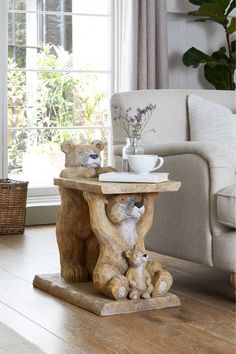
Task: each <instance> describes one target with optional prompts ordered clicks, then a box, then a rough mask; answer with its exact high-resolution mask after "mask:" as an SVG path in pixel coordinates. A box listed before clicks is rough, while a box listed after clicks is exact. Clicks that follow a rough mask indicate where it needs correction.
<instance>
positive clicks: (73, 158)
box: [56, 140, 114, 283]
mask: <svg viewBox="0 0 236 354" xmlns="http://www.w3.org/2000/svg"><path fill="white" fill-rule="evenodd" d="M61 149H62V151H63V152H64V153H65V168H64V169H63V170H62V171H61V173H60V177H63V178H69V179H76V178H80V177H86V178H89V177H96V176H98V175H99V174H100V173H105V172H109V171H114V169H113V168H112V167H109V166H108V167H101V166H100V165H101V157H100V153H101V151H102V150H103V149H104V144H103V142H102V141H100V140H95V141H94V142H93V143H92V144H86V145H85V144H77V143H74V142H72V141H64V142H63V143H62V144H61ZM59 191H60V194H61V207H60V210H59V213H58V217H57V226H56V235H57V243H58V247H59V253H60V262H61V276H62V278H63V279H64V280H65V281H66V282H69V283H71V282H83V281H87V280H89V279H91V278H92V274H93V270H94V267H95V265H96V262H97V259H98V254H99V245H98V242H97V240H96V238H95V236H94V233H93V231H92V230H91V227H90V221H89V209H88V205H87V203H86V201H85V200H84V197H83V193H82V192H81V191H78V190H72V189H68V188H64V187H60V188H59Z"/></svg>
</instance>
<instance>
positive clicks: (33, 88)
mask: <svg viewBox="0 0 236 354" xmlns="http://www.w3.org/2000/svg"><path fill="white" fill-rule="evenodd" d="M11 63H12V62H11ZM9 65H11V64H9ZM12 65H13V67H14V65H15V64H14V63H13V64H12ZM109 77H110V76H109V75H107V74H84V73H83V74H82V73H68V72H60V73H55V72H40V73H37V72H26V73H25V72H20V71H17V72H15V71H9V73H8V125H9V127H10V128H19V127H66V126H68V127H71V126H91V125H93V126H94V125H107V124H108V121H107V113H106V111H107V107H108V97H107V93H108V91H109V87H108V83H109Z"/></svg>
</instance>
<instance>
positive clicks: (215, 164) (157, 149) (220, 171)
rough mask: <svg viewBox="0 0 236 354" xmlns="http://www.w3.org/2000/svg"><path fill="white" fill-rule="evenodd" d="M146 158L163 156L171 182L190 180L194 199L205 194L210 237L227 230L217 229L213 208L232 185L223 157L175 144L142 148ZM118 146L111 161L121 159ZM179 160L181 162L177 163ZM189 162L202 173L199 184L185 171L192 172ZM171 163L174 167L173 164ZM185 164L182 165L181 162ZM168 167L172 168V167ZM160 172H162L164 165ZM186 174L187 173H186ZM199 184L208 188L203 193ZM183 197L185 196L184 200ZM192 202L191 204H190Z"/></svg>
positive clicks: (204, 146) (204, 147) (208, 147)
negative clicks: (219, 197)
mask: <svg viewBox="0 0 236 354" xmlns="http://www.w3.org/2000/svg"><path fill="white" fill-rule="evenodd" d="M144 149H145V153H146V154H158V155H160V156H163V157H164V158H165V160H166V162H167V161H168V164H167V163H166V166H167V167H166V168H167V170H168V171H171V173H170V178H171V179H180V180H181V182H182V186H183V187H184V183H187V181H186V180H185V179H186V178H188V179H189V178H191V179H192V180H193V185H194V188H195V189H196V191H195V192H196V195H199V193H200V195H199V198H201V193H202V194H203V193H206V190H207V191H209V192H208V200H209V209H210V210H209V215H210V228H211V232H212V234H213V235H214V236H218V235H222V234H223V233H225V232H227V231H228V228H227V227H225V226H224V225H221V224H220V223H219V222H218V220H217V207H216V194H217V192H219V191H220V190H222V189H223V188H225V187H227V186H230V185H232V184H233V183H234V182H235V173H234V166H233V162H232V161H231V160H230V159H229V158H228V157H227V156H226V155H225V154H224V152H223V151H222V150H221V149H220V148H219V147H217V146H216V145H213V144H208V143H203V142H177V143H169V144H155V145H151V144H150V145H144ZM121 153H122V146H121V145H115V146H114V155H115V161H116V157H118V156H121ZM180 158H181V159H180ZM189 158H192V159H193V158H195V160H196V161H195V169H196V168H198V167H197V166H199V168H201V169H205V171H204V176H205V177H203V174H202V177H201V179H205V182H204V181H200V180H199V183H198V181H197V180H196V178H197V177H195V172H194V171H188V170H189V168H191V169H192V168H193V167H192V165H191V167H190V166H189V164H188V159H189ZM176 159H179V161H181V162H180V163H179V164H178V163H176ZM174 160H175V163H173V161H174ZM184 161H185V162H184ZM172 165H173V166H174V167H172ZM162 170H163V171H164V170H166V169H165V164H164V167H163V168H162ZM183 170H184V171H186V176H188V177H185V172H184V171H183ZM187 172H188V173H187ZM203 183H205V186H208V185H209V188H208V189H206V190H205V189H203V188H202V186H203ZM186 197H187V196H186ZM193 202H194V201H193Z"/></svg>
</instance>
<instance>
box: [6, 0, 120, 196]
mask: <svg viewBox="0 0 236 354" xmlns="http://www.w3.org/2000/svg"><path fill="white" fill-rule="evenodd" d="M110 1H111V7H110V13H109V14H107V15H103V14H87V13H86V14H81V13H75V12H71V13H67V14H69V15H78V16H82V15H86V16H90V15H91V16H106V17H110V29H111V31H110V38H109V45H110V48H109V49H110V50H109V51H110V55H111V60H110V70H100V71H99V70H96V71H80V70H74V71H75V72H76V73H80V72H81V73H94V74H96V73H97V74H99V73H105V74H108V75H110V80H109V82H110V90H109V92H108V94H112V93H114V92H115V91H116V90H117V86H118V82H119V80H118V76H119V75H118V72H119V71H118V67H119V65H118V63H119V60H118V57H117V54H118V50H117V48H118V47H117V43H118V42H117V36H118V31H119V29H118V27H119V26H118V25H119V20H118V15H119V11H118V10H119V0H110ZM0 11H1V12H0V13H1V16H2V19H3V21H1V23H2V25H1V23H0V44H1V47H2V49H3V50H2V51H1V54H0V63H1V65H0V79H1V85H2V89H1V95H0V107H1V111H0V113H1V116H2V117H3V119H2V124H1V127H0V130H1V132H0V143H1V148H0V149H1V150H0V157H1V166H0V176H1V178H6V177H7V173H8V159H7V131H8V127H7V114H8V112H7V71H8V67H7V60H8V40H7V36H8V13H9V12H10V13H13V12H14V13H25V12H26V13H31V12H32V13H37V14H38V13H46V14H48V13H52V14H54V15H57V14H59V15H62V14H63V15H64V14H65V13H66V12H58V11H55V12H51V11H38V10H35V11H32V10H29V11H23V10H17V11H13V10H10V11H8V3H7V0H2V1H0ZM16 71H25V72H27V71H37V72H40V71H47V72H56V71H57V70H50V69H49V70H48V69H47V70H42V69H41V70H40V69H35V70H33V69H26V68H19V69H16ZM62 71H63V72H64V70H62ZM71 72H73V70H72V71H71ZM108 116H109V114H108ZM90 128H91V127H90ZM101 128H106V129H108V134H109V152H108V154H109V158H110V161H109V163H111V162H112V132H111V118H110V116H109V124H108V126H107V125H104V126H101ZM22 129H23V128H22ZM75 129H78V127H75ZM81 129H83V127H81ZM57 195H58V189H57V187H38V188H37V187H30V188H29V192H28V201H29V200H30V198H31V199H33V198H35V199H37V202H39V200H40V198H41V199H42V201H43V200H46V199H47V201H48V202H50V197H51V200H52V201H53V200H55V196H57ZM45 198H46V199H45Z"/></svg>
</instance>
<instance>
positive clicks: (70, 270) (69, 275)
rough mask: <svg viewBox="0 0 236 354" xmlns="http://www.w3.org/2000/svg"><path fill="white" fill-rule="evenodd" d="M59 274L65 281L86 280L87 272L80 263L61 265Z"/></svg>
mask: <svg viewBox="0 0 236 354" xmlns="http://www.w3.org/2000/svg"><path fill="white" fill-rule="evenodd" d="M61 276H62V278H63V279H64V280H65V281H66V282H67V283H76V282H85V281H88V272H87V271H86V269H84V268H83V267H81V266H80V265H71V266H67V267H63V268H62V271H61Z"/></svg>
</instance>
